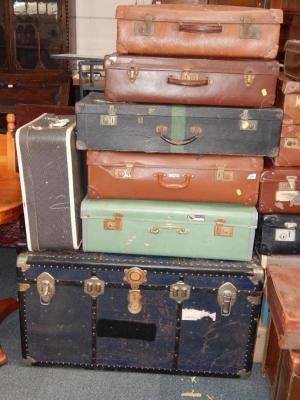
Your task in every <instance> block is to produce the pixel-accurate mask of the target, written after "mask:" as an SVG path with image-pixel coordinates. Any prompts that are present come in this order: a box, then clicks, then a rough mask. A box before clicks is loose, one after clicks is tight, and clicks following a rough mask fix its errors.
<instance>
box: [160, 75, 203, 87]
mask: <svg viewBox="0 0 300 400" xmlns="http://www.w3.org/2000/svg"><path fill="white" fill-rule="evenodd" d="M167 82H168V84H170V85H179V86H194V87H198V86H207V85H208V78H207V77H204V78H203V79H198V80H195V81H193V80H186V79H179V78H175V77H174V76H169V77H168V81H167Z"/></svg>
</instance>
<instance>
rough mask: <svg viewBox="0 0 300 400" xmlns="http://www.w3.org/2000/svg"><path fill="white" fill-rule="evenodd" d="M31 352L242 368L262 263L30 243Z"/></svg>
mask: <svg viewBox="0 0 300 400" xmlns="http://www.w3.org/2000/svg"><path fill="white" fill-rule="evenodd" d="M17 273H18V285H19V286H18V287H19V300H20V320H21V335H22V351H23V358H24V359H25V360H26V361H27V362H28V363H29V364H33V365H48V366H49V365H61V366H63V365H69V366H80V367H85V368H99V369H126V370H131V371H144V372H160V373H181V374H193V375H208V376H224V377H244V376H247V374H248V373H249V372H250V371H251V366H252V357H253V346H254V338H255V334H256V328H257V319H258V317H259V311H260V299H261V290H262V284H263V277H264V274H263V269H262V268H261V267H260V266H259V265H258V264H257V263H256V262H254V261H252V262H225V261H218V260H202V259H186V258H185V259H184V258H170V257H141V256H129V255H118V254H110V255H109V254H103V253H102V254H101V253H78V252H66V251H64V252H40V253H23V254H21V255H20V256H19V257H18V262H17Z"/></svg>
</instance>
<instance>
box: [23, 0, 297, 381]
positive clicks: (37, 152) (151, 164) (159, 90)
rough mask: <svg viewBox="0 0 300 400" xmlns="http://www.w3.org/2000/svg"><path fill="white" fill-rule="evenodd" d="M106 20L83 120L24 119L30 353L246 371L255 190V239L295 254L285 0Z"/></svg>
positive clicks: (255, 309)
mask: <svg viewBox="0 0 300 400" xmlns="http://www.w3.org/2000/svg"><path fill="white" fill-rule="evenodd" d="M116 16H117V46H116V47H117V49H116V50H117V52H116V53H115V54H112V55H110V56H107V57H106V59H105V80H106V82H105V93H104V96H103V95H101V94H99V93H90V94H89V95H88V96H87V97H85V98H84V99H83V100H81V101H79V102H78V103H77V104H76V118H77V122H75V118H74V117H70V116H65V117H57V116H54V115H48V114H47V115H46V114H45V115H42V116H41V117H39V118H37V119H36V120H34V121H32V122H31V123H30V124H27V125H26V126H23V127H21V128H20V129H19V130H18V132H17V153H18V161H19V168H20V177H21V187H22V195H23V202H24V215H25V223H26V233H27V240H28V249H29V251H28V252H27V253H23V254H21V255H20V256H19V258H18V263H17V271H18V284H19V299H20V306H21V307H20V321H21V333H22V350H23V358H24V359H25V360H26V361H27V362H28V363H30V364H34V365H73V366H82V367H89V368H100V369H128V370H134V371H148V372H149V371H150V372H151V371H152V372H162V373H184V374H193V375H208V376H228V377H245V376H247V375H248V374H249V373H250V371H251V367H252V361H253V351H254V342H255V336H256V329H257V321H258V319H259V315H260V304H261V295H262V290H263V285H264V269H263V268H262V266H261V265H260V261H259V259H258V258H257V257H256V256H253V247H254V238H255V231H256V228H257V221H258V213H257V210H256V207H255V206H256V205H257V201H258V197H259V202H258V209H259V211H260V213H262V214H268V215H263V216H261V220H260V222H261V226H260V228H259V235H258V239H257V249H258V250H259V252H260V253H262V254H266V252H267V253H268V254H269V253H272V254H273V253H276V251H277V249H280V251H279V252H280V253H283V252H285V251H286V249H287V248H288V249H289V250H288V251H289V252H291V253H296V252H297V245H296V237H295V232H296V231H297V229H296V227H297V221H298V219H297V218H298V217H297V216H296V214H297V212H299V210H300V202H299V199H298V197H299V192H298V191H297V188H298V187H297V185H298V180H299V178H298V177H299V172H298V170H299V171H300V169H299V168H300V163H299V157H298V156H297V155H298V153H299V151H300V146H299V138H298V136H297V135H299V134H298V130H299V129H298V126H297V124H299V123H300V118H299V115H298V114H299V113H298V111H297V109H296V107H300V91H298V92H297V90H299V88H300V86H299V85H298V83H297V82H292V81H289V80H288V78H286V77H285V76H280V81H279V82H280V84H279V89H278V90H279V95H278V96H277V97H278V99H279V100H278V102H279V103H278V105H277V106H274V104H275V99H276V86H277V80H278V77H279V64H278V62H277V61H276V60H275V58H276V55H277V51H278V41H279V32H280V24H281V23H282V12H281V11H280V10H266V9H259V8H245V7H229V6H226V7H224V6H201V5H151V6H119V7H118V8H117V13H116ZM298 86H299V88H298ZM298 93H299V94H298ZM296 99H297V100H296ZM295 101H296V106H295ZM282 109H283V111H282ZM297 117H298V119H297ZM282 119H283V127H282V128H281V126H282ZM76 123H77V126H76ZM297 129H298V130H297ZM299 132H300V131H299ZM280 133H281V139H280ZM280 140H281V142H280V150H279V141H280ZM297 150H298V153H297V155H296V156H294V154H296V152H297ZM278 151H279V153H278ZM264 157H268V158H269V159H270V160H273V163H274V164H275V166H273V164H271V161H266V164H265V166H264ZM297 160H298V164H297ZM85 161H86V164H87V183H86V179H85V174H84V173H82V170H81V166H82V165H83V164H84V163H85ZM297 166H298V167H299V168H297ZM260 181H261V186H260V195H259V185H260ZM86 188H87V190H86ZM298 190H299V188H298ZM86 192H87V196H86V197H85V198H84V199H83V197H84V195H85V193H86ZM271 213H276V214H273V215H269V214H271ZM288 214H289V215H288ZM80 217H81V221H82V227H81V224H80ZM271 221H272V222H271ZM274 221H275V222H274ZM270 229H275V232H276V233H275V239H274V232H273V233H270ZM81 230H82V250H83V251H81V250H80V245H81ZM293 232H294V233H293ZM285 235H286V236H285ZM293 235H294V236H293ZM296 235H297V233H296ZM285 237H287V239H285ZM293 237H294V240H291V238H293ZM278 238H279V239H278ZM275 250H276V251H275ZM298 251H299V247H298Z"/></svg>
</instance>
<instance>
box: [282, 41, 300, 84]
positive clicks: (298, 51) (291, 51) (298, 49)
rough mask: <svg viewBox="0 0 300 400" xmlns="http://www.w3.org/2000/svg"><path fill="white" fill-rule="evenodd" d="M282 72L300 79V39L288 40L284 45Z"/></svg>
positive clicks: (292, 77)
mask: <svg viewBox="0 0 300 400" xmlns="http://www.w3.org/2000/svg"><path fill="white" fill-rule="evenodd" d="M284 73H285V75H286V76H287V77H289V78H291V79H294V80H296V81H300V40H288V41H287V42H286V45H285V58H284Z"/></svg>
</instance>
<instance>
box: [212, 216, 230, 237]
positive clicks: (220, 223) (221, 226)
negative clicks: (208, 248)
mask: <svg viewBox="0 0 300 400" xmlns="http://www.w3.org/2000/svg"><path fill="white" fill-rule="evenodd" d="M233 233H234V228H233V226H225V220H224V219H218V220H217V221H216V224H215V229H214V235H215V236H228V237H231V236H233Z"/></svg>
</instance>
